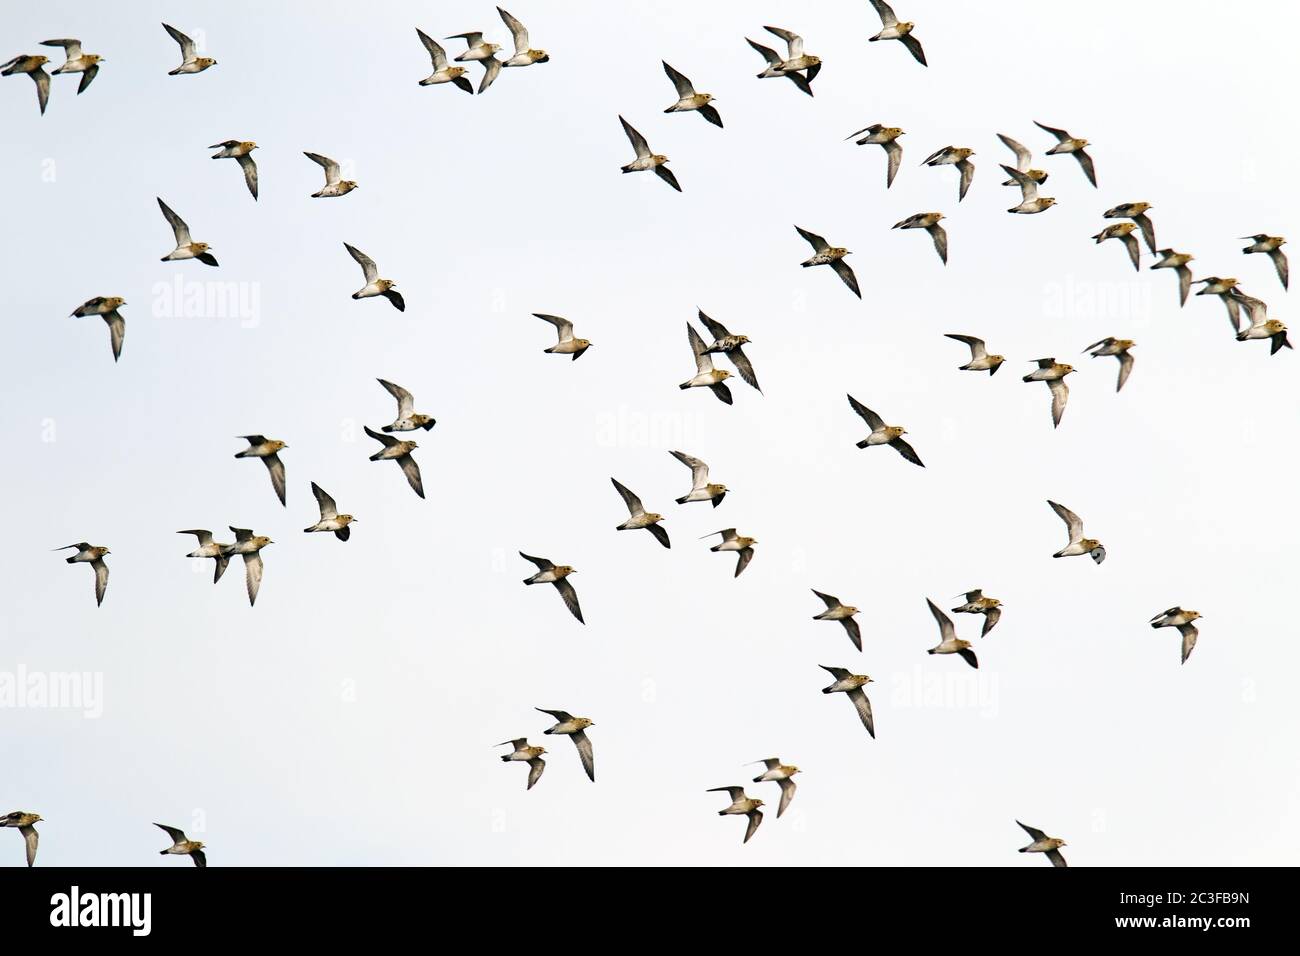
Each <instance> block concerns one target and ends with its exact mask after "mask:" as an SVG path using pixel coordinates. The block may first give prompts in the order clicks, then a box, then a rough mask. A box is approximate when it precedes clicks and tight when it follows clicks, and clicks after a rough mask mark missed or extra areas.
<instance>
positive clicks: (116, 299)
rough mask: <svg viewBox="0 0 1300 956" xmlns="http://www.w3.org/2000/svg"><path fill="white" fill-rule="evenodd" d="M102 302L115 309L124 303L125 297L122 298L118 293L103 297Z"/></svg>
mask: <svg viewBox="0 0 1300 956" xmlns="http://www.w3.org/2000/svg"><path fill="white" fill-rule="evenodd" d="M104 304H105V305H106V306H108V307H109V308H110V309H116V308H119V307H120V306H124V305H126V299H124V298H122V297H121V296H120V295H114V296H110V297H109V298H107V299H105V300H104Z"/></svg>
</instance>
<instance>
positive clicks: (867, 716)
mask: <svg viewBox="0 0 1300 956" xmlns="http://www.w3.org/2000/svg"><path fill="white" fill-rule="evenodd" d="M848 697H849V700H851V701H853V709H854V710H856V711H857V712H858V716H859V717H861V718H862V726H863V727H866V728H867V733H869V734H871V736H872V738H874V737H875V736H876V721H875V718H873V717H872V716H871V701H869V700H867V695H866V694H864V693H863V692H862V688H861V687H855V688H854V689H853V690H851V691H849V693H848Z"/></svg>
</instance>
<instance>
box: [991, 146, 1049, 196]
mask: <svg viewBox="0 0 1300 956" xmlns="http://www.w3.org/2000/svg"><path fill="white" fill-rule="evenodd" d="M998 139H1000V140H1002V144H1003V145H1004V146H1006V148H1007V149H1009V150H1011V152H1013V153H1015V154H1016V166H1015V170H1016V172H1018V173H1023V174H1024V176H1025V178H1026V179H1028V180H1030V181H1031V182H1033V183H1034V185H1036V186H1041V185H1042V184H1043V183H1045V182H1047V173H1045V172H1044V171H1043V170H1041V169H1034V168H1033V166H1034V154H1033V153H1031V152H1030V151H1029V150H1028V148H1026V147H1025V146H1023V145H1021V144H1020V143H1018V142H1016V141H1015V140H1014V139H1012V138H1011V137H1010V136H1007V135H1006V134H1005V133H998ZM1004 168H1005V167H1004ZM1002 185H1003V186H1019V185H1020V183H1019V182H1018V181H1017V180H1016V179H1015V178H1014V177H1013V178H1011V179H1008V180H1007V181H1006V182H1004V183H1003V184H1002Z"/></svg>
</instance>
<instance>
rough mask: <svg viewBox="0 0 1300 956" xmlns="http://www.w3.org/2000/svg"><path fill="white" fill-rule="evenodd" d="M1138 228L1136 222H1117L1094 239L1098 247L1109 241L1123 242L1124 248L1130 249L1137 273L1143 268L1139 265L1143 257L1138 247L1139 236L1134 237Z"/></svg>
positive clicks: (1129, 254) (1129, 252)
mask: <svg viewBox="0 0 1300 956" xmlns="http://www.w3.org/2000/svg"><path fill="white" fill-rule="evenodd" d="M1137 227H1138V224H1137V223H1136V222H1117V223H1115V225H1113V226H1107V227H1106V228H1105V229H1103V230H1102V231H1101V232H1099V233H1097V234H1096V235H1095V236H1093V237H1092V238H1093V241H1094V242H1096V243H1097V244H1098V245H1100V244H1101V243H1103V242H1105V241H1106V240H1107V239H1118V240H1120V241H1121V242H1123V243H1124V247H1125V248H1126V249H1128V257H1129V259H1130V260H1131V261H1132V262H1133V269H1134V271H1137V270H1139V269H1141V268H1142V266H1141V265H1140V264H1139V263H1138V259H1140V258H1141V257H1142V250H1141V249H1140V248H1139V247H1138V241H1137V236H1135V235H1133V232H1134V230H1136V229H1137Z"/></svg>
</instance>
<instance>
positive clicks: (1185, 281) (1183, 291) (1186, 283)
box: [1174, 266, 1192, 305]
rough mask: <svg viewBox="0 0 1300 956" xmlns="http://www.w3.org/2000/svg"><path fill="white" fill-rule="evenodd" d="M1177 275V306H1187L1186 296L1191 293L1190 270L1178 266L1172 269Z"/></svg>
mask: <svg viewBox="0 0 1300 956" xmlns="http://www.w3.org/2000/svg"><path fill="white" fill-rule="evenodd" d="M1174 271H1175V272H1177V273H1178V297H1179V304H1180V305H1186V304H1187V295H1188V293H1189V292H1191V291H1192V270H1191V269H1189V268H1187V266H1178V267H1177V268H1176V269H1174Z"/></svg>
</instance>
